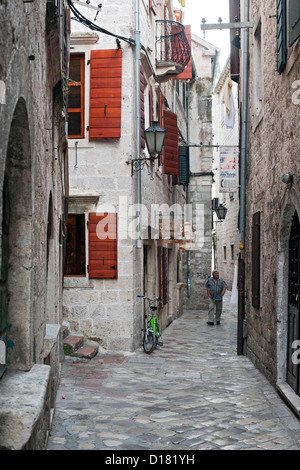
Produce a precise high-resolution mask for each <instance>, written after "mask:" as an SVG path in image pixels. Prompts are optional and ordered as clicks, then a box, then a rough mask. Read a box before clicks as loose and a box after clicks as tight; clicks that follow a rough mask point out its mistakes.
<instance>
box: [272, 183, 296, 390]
mask: <svg viewBox="0 0 300 470" xmlns="http://www.w3.org/2000/svg"><path fill="white" fill-rule="evenodd" d="M282 207H283V209H282V212H281V220H280V226H279V241H278V290H277V293H278V309H277V310H278V311H277V325H278V326H277V383H278V384H283V383H286V381H287V345H288V330H289V328H288V318H289V317H288V291H289V246H290V234H291V228H292V223H293V217H294V214H295V212H297V213H298V214H300V200H299V196H298V195H297V193H296V191H295V190H294V189H293V188H292V189H290V190H289V191H288V192H287V193H286V195H285V200H284V201H283V204H282Z"/></svg>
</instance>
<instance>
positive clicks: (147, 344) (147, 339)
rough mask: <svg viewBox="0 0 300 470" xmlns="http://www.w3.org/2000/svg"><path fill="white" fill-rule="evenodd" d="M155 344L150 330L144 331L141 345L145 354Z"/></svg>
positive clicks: (150, 350)
mask: <svg viewBox="0 0 300 470" xmlns="http://www.w3.org/2000/svg"><path fill="white" fill-rule="evenodd" d="M155 346H156V340H155V334H154V333H153V332H152V331H146V332H145V336H144V341H143V347H144V351H145V353H146V354H151V353H152V351H153V349H154V348H155Z"/></svg>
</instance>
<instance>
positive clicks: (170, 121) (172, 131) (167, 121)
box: [163, 111, 178, 177]
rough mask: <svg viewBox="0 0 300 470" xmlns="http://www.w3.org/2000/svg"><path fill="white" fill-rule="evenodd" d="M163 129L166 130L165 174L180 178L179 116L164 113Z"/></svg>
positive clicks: (169, 112)
mask: <svg viewBox="0 0 300 470" xmlns="http://www.w3.org/2000/svg"><path fill="white" fill-rule="evenodd" d="M163 127H164V129H166V131H167V132H166V137H165V143H164V150H163V155H164V160H163V161H164V166H163V172H164V174H166V175H172V176H176V177H178V127H177V114H174V113H172V112H171V111H164V112H163Z"/></svg>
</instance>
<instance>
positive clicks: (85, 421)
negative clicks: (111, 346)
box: [47, 293, 300, 451]
mask: <svg viewBox="0 0 300 470" xmlns="http://www.w3.org/2000/svg"><path fill="white" fill-rule="evenodd" d="M236 310H237V309H236V306H233V305H231V304H230V293H227V294H226V296H225V301H224V311H223V314H222V321H221V325H220V326H219V325H214V326H209V325H207V324H206V321H207V313H206V312H202V311H190V310H189V311H185V313H184V314H183V315H182V316H181V317H180V318H179V319H177V320H175V321H174V322H173V323H172V324H171V325H170V326H169V327H168V328H167V329H166V330H165V331H164V333H163V341H164V345H163V346H162V347H158V348H157V349H155V351H154V352H153V353H152V354H151V355H150V356H147V355H146V354H145V353H144V352H143V350H142V349H140V350H138V351H137V352H136V353H132V354H124V355H123V354H119V353H107V354H102V353H99V354H98V355H97V356H96V357H94V358H93V359H91V360H88V359H78V358H70V357H68V358H66V359H65V361H64V363H63V371H62V379H61V383H60V388H59V391H58V395H57V402H56V409H55V414H54V419H53V423H52V429H51V433H50V436H49V440H48V445H47V449H48V450H81V449H82V450H90V449H91V450H104V449H105V450H186V451H191V450H299V449H300V421H299V420H298V418H297V417H296V416H295V415H294V414H293V412H292V411H291V410H290V409H289V408H288V407H287V405H286V404H285V403H284V402H283V401H282V399H281V398H280V397H279V396H278V394H277V393H276V390H275V389H274V388H273V387H272V386H271V385H270V384H269V382H268V381H267V379H266V378H265V377H264V376H263V375H262V374H261V373H260V372H259V371H258V370H257V369H256V368H255V367H254V366H253V364H252V363H251V362H250V361H249V360H248V359H247V358H246V357H245V356H238V355H237V354H236V344H237V341H236V331H237V327H236V326H237V311H236Z"/></svg>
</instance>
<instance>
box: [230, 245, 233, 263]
mask: <svg viewBox="0 0 300 470" xmlns="http://www.w3.org/2000/svg"><path fill="white" fill-rule="evenodd" d="M230 252H231V261H234V245H230Z"/></svg>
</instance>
